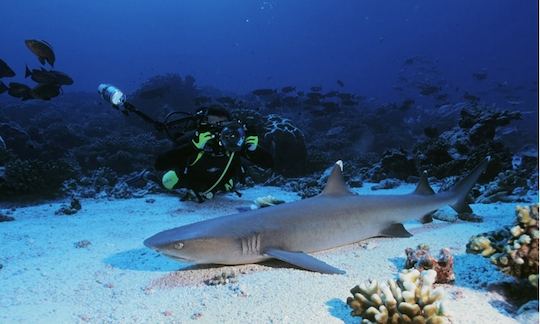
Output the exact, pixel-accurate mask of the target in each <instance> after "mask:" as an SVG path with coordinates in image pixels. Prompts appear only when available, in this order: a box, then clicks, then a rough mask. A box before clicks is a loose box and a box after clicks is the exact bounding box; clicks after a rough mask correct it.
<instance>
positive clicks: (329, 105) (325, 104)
mask: <svg viewBox="0 0 540 324" xmlns="http://www.w3.org/2000/svg"><path fill="white" fill-rule="evenodd" d="M321 105H322V106H323V107H324V108H326V109H337V108H338V107H339V106H338V104H337V103H335V102H332V101H328V102H323V103H322V104H321Z"/></svg>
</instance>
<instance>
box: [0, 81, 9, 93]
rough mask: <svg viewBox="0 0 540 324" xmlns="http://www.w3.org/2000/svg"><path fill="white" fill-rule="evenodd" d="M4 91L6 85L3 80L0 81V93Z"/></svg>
mask: <svg viewBox="0 0 540 324" xmlns="http://www.w3.org/2000/svg"><path fill="white" fill-rule="evenodd" d="M6 91H8V87H7V86H6V85H5V84H4V83H3V82H1V81H0V94H2V93H4V92H6Z"/></svg>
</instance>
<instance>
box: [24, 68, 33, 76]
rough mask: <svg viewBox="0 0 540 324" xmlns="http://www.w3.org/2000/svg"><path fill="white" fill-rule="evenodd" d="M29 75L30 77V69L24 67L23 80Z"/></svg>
mask: <svg viewBox="0 0 540 324" xmlns="http://www.w3.org/2000/svg"><path fill="white" fill-rule="evenodd" d="M31 75H32V71H30V69H29V68H28V65H26V69H25V71H24V78H25V79H26V78H28V77H29V76H31Z"/></svg>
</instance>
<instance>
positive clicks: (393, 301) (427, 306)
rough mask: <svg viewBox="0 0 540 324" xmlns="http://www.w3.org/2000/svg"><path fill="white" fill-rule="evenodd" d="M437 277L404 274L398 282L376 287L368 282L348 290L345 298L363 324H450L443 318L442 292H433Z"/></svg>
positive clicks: (431, 272)
mask: <svg viewBox="0 0 540 324" xmlns="http://www.w3.org/2000/svg"><path fill="white" fill-rule="evenodd" d="M436 276H437V273H436V272H435V271H434V270H425V271H423V272H421V273H420V271H418V270H416V269H408V270H403V271H402V272H400V273H399V275H398V277H399V279H398V280H397V281H395V280H388V281H387V282H386V283H383V284H379V283H378V282H377V281H376V280H370V281H367V282H365V283H362V284H360V285H358V286H355V287H354V288H352V289H351V294H352V295H353V297H349V298H347V304H348V305H349V306H350V307H351V308H352V312H351V314H352V315H353V316H361V317H362V318H363V319H362V323H426V324H427V323H432V324H439V323H440V324H443V323H449V322H448V319H447V318H446V316H445V312H444V308H443V304H442V300H443V298H444V292H443V290H442V288H436V289H433V283H434V282H435V279H436Z"/></svg>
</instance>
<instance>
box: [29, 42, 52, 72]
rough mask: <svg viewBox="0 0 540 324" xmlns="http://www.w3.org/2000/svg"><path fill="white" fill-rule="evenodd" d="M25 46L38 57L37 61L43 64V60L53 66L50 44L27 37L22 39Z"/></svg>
mask: <svg viewBox="0 0 540 324" xmlns="http://www.w3.org/2000/svg"><path fill="white" fill-rule="evenodd" d="M24 43H25V44H26V47H28V49H29V50H30V51H31V52H32V53H34V55H36V56H37V57H38V59H39V62H40V63H41V64H42V65H44V64H45V62H47V63H49V64H50V65H51V66H54V61H55V59H56V58H55V56H54V51H53V49H52V46H51V45H50V44H49V43H47V42H46V41H43V40H42V41H39V40H35V39H27V40H25V41H24Z"/></svg>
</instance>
